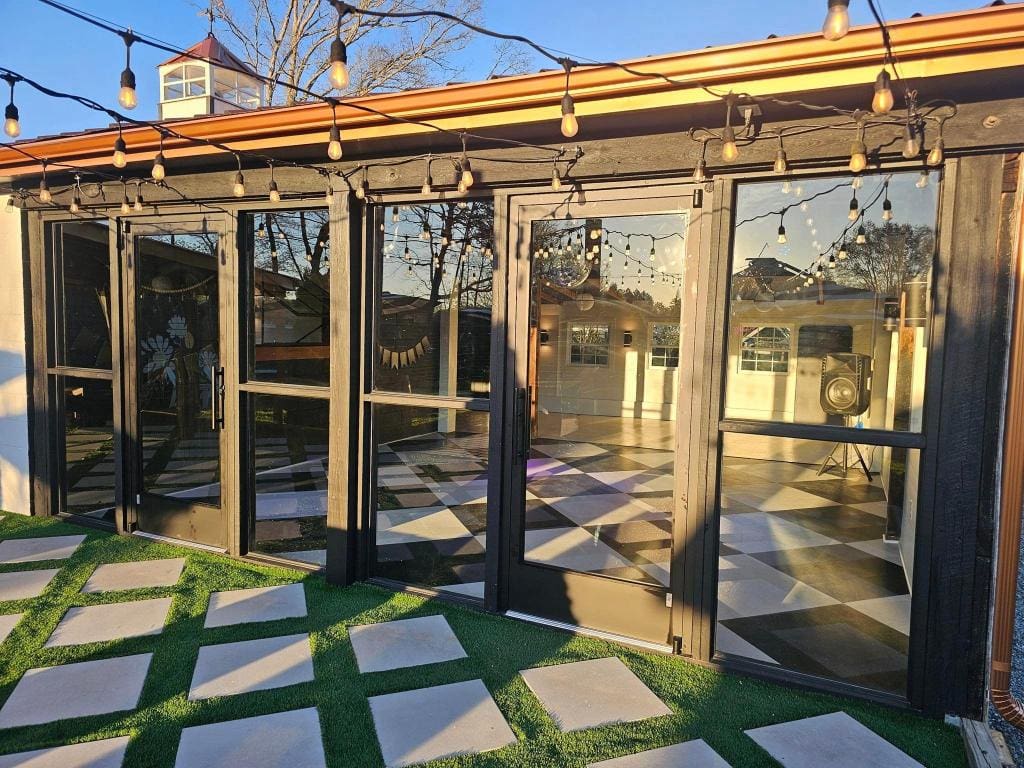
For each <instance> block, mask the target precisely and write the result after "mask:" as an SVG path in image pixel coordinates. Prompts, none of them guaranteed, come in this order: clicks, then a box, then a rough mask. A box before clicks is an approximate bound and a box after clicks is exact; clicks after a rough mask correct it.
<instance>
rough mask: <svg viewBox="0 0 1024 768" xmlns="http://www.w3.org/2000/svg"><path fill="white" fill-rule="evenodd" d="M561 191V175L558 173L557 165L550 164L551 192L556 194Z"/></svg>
mask: <svg viewBox="0 0 1024 768" xmlns="http://www.w3.org/2000/svg"><path fill="white" fill-rule="evenodd" d="M561 189H562V174H560V173H559V172H558V163H556V162H554V161H552V163H551V191H552V192H558V191H560V190H561Z"/></svg>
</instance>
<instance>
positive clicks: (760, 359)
mask: <svg viewBox="0 0 1024 768" xmlns="http://www.w3.org/2000/svg"><path fill="white" fill-rule="evenodd" d="M740 370H741V371H757V372H763V373H786V372H787V371H788V370H789V329H788V328H777V327H773V326H764V327H746V328H744V329H743V342H742V344H741V346H740Z"/></svg>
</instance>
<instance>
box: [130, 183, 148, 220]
mask: <svg viewBox="0 0 1024 768" xmlns="http://www.w3.org/2000/svg"><path fill="white" fill-rule="evenodd" d="M144 203H145V201H144V200H143V199H142V182H141V181H140V182H138V183H137V184H136V185H135V202H134V203H132V208H133V209H134V210H135V212H136V213H139V212H140V211H141V210H142V206H143V205H144Z"/></svg>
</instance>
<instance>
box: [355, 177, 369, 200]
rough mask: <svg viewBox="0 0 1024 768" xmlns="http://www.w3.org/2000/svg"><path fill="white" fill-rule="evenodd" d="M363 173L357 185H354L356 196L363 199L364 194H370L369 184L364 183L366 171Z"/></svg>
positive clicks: (364, 197)
mask: <svg viewBox="0 0 1024 768" xmlns="http://www.w3.org/2000/svg"><path fill="white" fill-rule="evenodd" d="M363 173H364V176H363V179H362V180H361V181H360V182H359V186H357V187H356V197H357V198H359V199H360V200H365V199H366V196H367V195H368V194H370V185H369V184H367V183H366V177H365V173H366V172H365V171H364V172H363Z"/></svg>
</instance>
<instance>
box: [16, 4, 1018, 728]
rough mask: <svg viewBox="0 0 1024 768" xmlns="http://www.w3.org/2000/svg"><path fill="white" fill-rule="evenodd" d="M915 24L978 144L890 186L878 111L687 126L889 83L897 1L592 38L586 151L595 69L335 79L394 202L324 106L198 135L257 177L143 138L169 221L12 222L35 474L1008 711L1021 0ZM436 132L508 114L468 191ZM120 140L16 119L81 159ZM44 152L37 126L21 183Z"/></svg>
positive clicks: (869, 690) (266, 547)
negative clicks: (1005, 588) (540, 151)
mask: <svg viewBox="0 0 1024 768" xmlns="http://www.w3.org/2000/svg"><path fill="white" fill-rule="evenodd" d="M892 30H893V41H894V45H895V51H896V53H897V54H898V56H899V62H900V73H901V75H902V77H903V78H904V79H905V80H906V81H909V82H912V83H913V85H914V87H915V89H916V90H917V91H918V92H919V94H920V98H921V100H922V102H926V101H928V100H931V99H940V100H941V99H952V100H955V102H956V104H957V109H956V114H955V117H950V118H949V119H948V120H946V121H945V123H943V125H942V130H943V134H942V135H943V138H944V142H945V147H946V153H945V157H944V158H940V163H938V164H932V165H926V164H924V162H923V155H922V157H916V158H913V159H909V160H908V159H905V158H903V157H902V156H901V155H900V154H899V152H898V147H897V146H896V143H897V142H898V140H899V135H900V131H899V128H898V127H895V128H894V127H893V126H881V127H878V128H876V129H873V130H871V131H870V132H868V134H867V135H866V136H865V141H866V143H867V145H868V149H869V153H868V154H869V158H870V162H869V165H868V168H867V169H866V170H865V171H863V172H862V173H858V174H851V173H850V171H849V169H848V164H849V157H850V153H849V149H850V134H849V133H843V132H842V131H840V130H826V131H820V132H813V133H808V134H807V135H806V137H804V138H794V139H792V140H787V142H786V145H785V149H786V151H787V153H788V160H789V167H788V169H786V172H785V173H784V174H781V175H780V174H776V173H774V172H773V170H772V164H773V160H775V158H776V154H777V150H778V147H779V144H778V143H777V142H773V141H751V142H748V143H746V144H745V145H744V146H742V147H741V154H740V157H739V159H738V160H737V161H736V162H734V163H729V164H727V163H724V162H720V161H719V160H718V159H717V154H714V152H713V151H712V150H714V151H715V152H716V151H717V150H716V144H715V143H714V142H712V143H711V144H702V143H701V142H700V141H694V140H693V139H692V138H691V135H690V133H689V129H690V128H691V127H698V126H701V125H711V126H720V125H721V124H722V112H723V109H722V102H721V100H720V99H717V98H715V97H713V96H710V95H709V93H708V91H707V90H706V88H714V89H718V90H721V91H723V92H725V91H729V90H731V91H733V92H734V93H736V94H743V93H749V94H756V95H759V96H765V95H776V96H780V97H784V98H786V99H797V98H802V99H805V100H807V101H811V102H813V101H815V100H817V101H818V102H822V101H827V102H829V103H831V104H835V105H837V106H839V107H842V108H845V109H855V108H857V107H859V106H861V105H862V103H863V102H865V101H866V100H867V99H868V97H869V96H870V85H866V84H870V83H871V82H872V80H873V79H874V77H875V75H876V74H877V68H878V62H879V61H880V60H881V47H880V43H879V39H878V33H877V29H858V30H854V31H852V32H851V33H850V34H849V35H848V36H847V37H846V38H844V39H843V40H841V41H838V42H829V41H825V40H823V39H821V38H820V36H798V37H789V38H773V39H769V40H765V41H761V42H757V43H751V44H746V45H739V46H731V47H726V48H721V49H707V50H703V51H698V52H693V53H684V54H676V55H671V56H663V57H656V58H650V59H644V60H642V61H640V62H633V63H632V64H631V66H633V67H634V68H636V67H639V68H641V69H642V68H645V67H646V68H648V69H649V71H656V72H660V73H665V74H668V75H669V76H670V77H672V78H673V79H674V80H675V81H676V82H675V84H668V83H666V82H664V81H662V80H657V79H650V78H649V79H643V78H637V77H636V76H634V75H630V74H628V73H626V72H623V71H621V70H616V69H613V68H603V67H599V68H593V69H581V70H579V71H578V72H576V73H575V74H574V75H573V78H574V79H573V94H574V96H575V98H576V102H577V113H578V114H579V115H580V121H581V124H582V126H583V127H582V128H581V131H580V135H579V136H578V137H576V138H577V140H578V145H579V149H580V152H579V153H578V155H577V156H575V159H571V158H573V157H574V155H572V154H569V155H567V156H563V157H562V158H560V159H558V160H556V161H554V162H551V161H550V160H547V161H544V162H537V161H536V155H530V154H529V152H528V151H527V149H526V148H524V147H522V146H517V145H514V144H511V145H510V144H509V143H507V142H504V141H502V139H507V138H515V139H518V140H522V141H527V142H533V143H541V144H546V145H550V146H553V147H558V146H559V145H561V144H564V141H565V140H564V139H563V138H562V137H561V136H559V135H558V134H557V127H556V125H555V122H556V121H555V120H554V119H553V115H554V116H555V117H557V105H558V103H559V101H560V99H561V97H562V89H563V87H564V79H565V77H564V74H563V73H547V72H542V73H538V74H532V75H524V76H516V77H509V78H501V79H495V80H489V81H487V82H482V83H471V84H465V85H454V86H449V87H446V88H441V89H432V90H427V91H417V92H409V93H400V94H387V95H380V96H371V97H366V98H365V99H361V100H360V101H359V103H360V104H361V105H363V106H365V107H370V108H372V109H373V110H379V111H380V112H384V113H387V114H389V115H398V116H401V117H402V118H405V120H406V121H395V120H389V119H386V118H383V117H381V116H380V114H374V113H373V112H368V111H366V110H365V109H362V110H360V109H352V108H348V107H346V106H344V105H342V106H339V107H338V110H337V111H338V123H339V125H340V127H341V129H342V133H343V136H344V138H345V146H346V155H345V157H344V158H343V159H342V160H340V161H339V162H337V163H336V164H335V165H334V167H335V168H336V169H337V170H338V171H342V172H345V173H348V174H349V175H350V181H351V185H352V189H353V190H354V191H352V192H350V191H348V190H345V191H342V189H341V186H340V185H336V186H334V187H333V188H332V189H329V190H327V197H328V198H329V202H330V204H328V202H327V200H325V188H326V182H325V180H324V178H323V176H322V175H320V174H318V173H315V172H313V171H311V170H309V169H308V168H303V167H299V166H298V165H293V164H301V163H317V164H326V163H327V161H326V159H325V158H326V145H327V139H328V131H329V128H330V126H331V120H332V115H331V109H330V108H329V107H328V106H327V105H325V104H309V105H300V106H294V107H283V108H274V109H260V110H256V111H252V112H225V113H218V112H217V110H212V112H213V114H209V115H204V116H200V117H195V118H183V119H181V120H178V121H175V122H174V123H173V124H172V125H173V127H174V128H175V130H176V131H178V132H179V133H180V134H182V135H186V136H193V137H202V138H203V139H208V140H212V141H216V142H219V143H221V144H228V145H231V146H233V147H238V148H239V149H240V150H241V149H247V150H258V151H260V152H262V153H266V154H267V155H272V156H273V157H275V158H279V160H278V161H277V163H276V165H275V166H274V167H271V168H266V167H256V166H255V165H254V164H253V163H251V162H249V163H248V164H247V165H246V167H244V183H245V194H244V195H242V196H240V197H239V196H235V195H233V193H232V179H233V178H234V177H235V173H236V171H237V170H238V166H237V165H236V163H240V161H236V158H235V157H233V156H231V155H230V154H228V153H225V152H223V151H218V150H217V149H215V148H213V147H211V146H209V145H201V144H196V143H195V142H189V141H185V140H183V139H175V138H164V139H162V140H161V138H160V136H159V134H158V133H157V132H156V131H154V130H152V129H150V128H144V127H140V128H128V129H125V130H124V131H123V135H124V138H125V141H126V143H127V145H128V160H129V163H130V168H136V169H137V171H138V173H139V174H141V175H146V174H147V173H148V167H149V164H150V163H152V160H153V157H154V155H155V154H156V152H157V151H159V150H160V149H161V147H162V151H163V154H164V156H165V157H166V166H167V174H168V176H167V181H168V183H169V184H170V186H169V187H158V186H152V185H147V186H145V187H144V189H145V198H144V200H142V201H140V207H141V210H135V209H132V210H130V211H129V212H127V213H122V212H121V210H120V209H119V208H118V206H117V203H119V202H120V192H118V194H117V195H116V196H113V197H112V196H111V195H110V194H109V191H106V192H105V191H103V189H102V185H94V184H92V183H91V182H89V181H86V180H85V178H84V177H83V179H82V182H81V194H82V195H84V200H83V206H82V210H81V211H80V212H79V213H77V214H75V215H71V214H69V212H68V210H67V208H66V206H67V204H68V202H69V198H70V196H71V194H72V192H71V191H65V192H64V193H63V197H62V196H57V195H55V198H54V199H55V203H57V204H54V205H43V204H40V203H39V201H38V200H37V199H35V198H34V197H29V198H27V199H23V200H21V199H20V198H19V200H20V203H21V205H20V214H19V215H18V216H13V217H2V219H0V226H2V227H3V249H4V251H3V260H4V264H5V266H7V268H8V274H9V275H10V276H11V279H10V280H9V281H7V286H6V287H5V288H4V289H3V290H5V291H8V293H9V295H6V294H5V297H6V299H7V301H5V302H4V303H3V306H4V310H3V327H4V328H5V329H6V331H5V337H4V338H5V339H6V340H7V344H6V348H5V356H6V358H7V359H5V360H4V361H3V365H4V370H5V371H6V372H7V373H8V378H7V380H6V381H5V382H4V384H3V386H4V393H5V400H4V402H5V404H6V405H7V408H6V415H5V419H7V420H8V428H7V429H5V430H4V433H3V434H4V436H3V438H2V440H0V443H2V445H0V448H2V452H3V455H2V457H0V458H2V464H0V494H2V496H0V502H2V505H3V506H4V507H5V508H8V509H12V510H14V511H23V512H31V513H32V514H39V515H50V514H59V515H69V516H72V517H74V518H75V519H78V520H82V521H85V522H88V523H90V524H93V525H100V526H104V527H109V528H113V529H116V530H118V531H120V532H123V533H134V534H140V535H151V536H159V537H167V538H171V539H176V540H182V541H186V542H190V543H193V544H196V545H199V546H204V547H212V548H215V549H218V550H223V551H225V552H228V553H230V554H232V555H235V556H239V557H250V558H256V559H260V560H270V561H274V562H279V561H285V562H288V563H291V564H298V565H300V566H305V567H314V568H315V567H323V568H324V569H325V570H326V574H327V577H328V578H329V579H330V580H331V581H333V582H336V583H338V584H346V583H350V582H352V581H355V580H365V579H371V580H374V581H376V582H379V583H383V584H387V585H390V586H393V587H396V588H400V589H410V590H414V591H425V592H427V593H429V594H437V595H439V596H442V597H444V598H446V599H453V600H462V601H466V602H468V603H471V604H473V605H477V606H480V607H481V608H483V609H485V610H489V611H501V612H506V613H508V614H510V615H513V616H520V617H524V618H529V619H531V620H540V621H545V622H549V623H553V624H556V625H568V626H572V627H581V628H584V629H585V630H587V631H594V632H601V633H606V634H610V635H614V636H618V637H621V638H626V639H628V640H629V641H630V642H634V643H638V644H641V645H644V646H646V647H652V648H657V649H659V650H665V651H668V652H674V653H678V654H682V655H684V656H686V657H688V658H690V659H692V660H693V661H695V662H698V663H702V664H708V665H712V666H715V667H722V668H726V669H733V670H738V671H742V672H746V673H749V674H754V675H760V676H764V677H770V678H774V679H779V680H785V681H790V682H795V683H798V684H802V685H807V686H812V687H818V688H823V689H827V690H834V691H839V692H843V693H848V694H852V695H859V696H865V697H869V698H872V699H876V700H879V701H884V702H888V703H891V704H893V705H895V706H904V707H911V708H914V709H919V710H923V711H926V712H928V713H931V714H935V715H941V714H945V713H955V714H965V715H970V716H974V717H977V716H980V715H981V713H982V711H983V709H984V705H985V700H986V696H987V692H988V690H987V686H988V679H987V652H988V647H989V637H990V627H991V618H990V616H991V610H992V605H993V595H992V585H993V567H994V564H993V560H994V556H995V541H996V531H997V527H998V523H999V517H1000V516H999V509H1000V507H999V504H1000V499H999V494H998V488H999V483H1000V477H1001V468H1002V466H1003V462H1004V460H1005V459H1006V457H1005V456H1004V455H1003V452H1002V445H1003V433H1004V430H1005V431H1006V434H1007V439H1009V436H1010V433H1011V432H1012V431H1013V430H1015V429H1017V428H1018V426H1019V425H1014V424H1011V423H1007V422H1004V418H1003V416H1004V408H1005V403H1006V387H1007V382H1008V380H1010V379H1009V377H1010V376H1011V375H1012V372H1011V371H1010V366H1009V355H1008V350H1009V349H1010V342H1011V337H1010V331H1009V329H1010V319H1011V316H1012V313H1013V307H1014V301H1015V300H1017V301H1019V295H1020V294H1019V292H1018V293H1015V292H1014V290H1013V283H1014V280H1013V275H1014V272H1015V270H1016V269H1017V265H1018V263H1019V261H1020V259H1021V243H1020V240H1019V235H1018V234H1017V233H1018V231H1019V227H1020V208H1021V205H1020V201H1021V194H1022V189H1024V188H1022V185H1021V168H1020V163H1019V152H1020V149H1021V145H1022V144H1024V132H1022V131H1021V129H1020V119H1021V114H1022V111H1024V100H1022V99H1024V78H1022V77H1021V74H1022V72H1024V54H1022V50H1024V49H1022V45H1021V44H1022V42H1024V7H1021V6H1013V5H1009V6H994V7H988V8H983V9H979V10H976V11H969V12H965V13H959V14H952V15H947V16H933V17H920V18H914V19H910V20H906V21H903V22H897V23H894V24H893V25H892ZM171 63H173V62H171ZM171 63H169V64H171ZM185 66H190V65H188V64H185ZM740 107H741V109H740V113H741V114H742V113H743V111H742V100H741V102H740ZM206 111H211V110H206ZM747 114H750V124H749V125H745V127H744V134H743V135H744V136H749V135H760V136H771V135H776V134H780V133H781V135H782V136H784V137H785V136H786V135H788V134H787V129H788V130H790V131H799V129H800V127H801V126H807V125H814V126H821V125H826V124H827V123H829V121H832V122H836V118H834V117H831V116H818V115H816V114H812V115H808V114H807V113H806V111H803V110H801V109H799V108H797V107H792V108H786V107H784V106H781V105H779V104H777V103H773V106H772V107H771V108H769V107H768V106H767V105H766V106H765V107H764V108H763V110H762V114H760V115H753V114H751V113H747ZM166 116H170V113H166ZM408 121H413V122H408ZM416 121H419V122H416ZM423 122H429V123H431V124H434V125H441V126H443V127H445V128H447V129H449V130H451V131H454V132H456V133H457V132H459V131H472V132H473V133H474V134H482V135H484V136H492V137H493V140H491V141H485V140H478V141H477V143H478V144H479V145H480V146H478V147H476V146H471V147H470V150H469V151H470V155H471V157H472V162H473V168H474V170H475V172H476V174H477V176H476V183H475V184H474V185H473V186H472V188H471V189H470V190H469V191H468V192H466V193H464V194H460V193H458V192H457V191H456V190H455V185H456V183H457V181H458V179H457V178H456V176H455V173H454V169H453V166H451V165H450V164H449V163H448V161H447V159H446V158H447V156H449V155H452V156H455V157H458V156H459V153H460V152H461V147H460V146H459V143H458V141H457V140H453V139H452V137H451V136H447V135H443V134H438V133H437V132H435V131H432V130H428V129H426V128H425V127H424V126H423V124H422V123H423ZM748 131H749V132H750V133H748ZM115 135H116V132H114V133H112V132H111V131H110V130H99V131H91V132H86V133H82V134H79V135H75V136H62V137H55V138H42V139H37V140H32V141H28V142H24V143H23V144H22V145H20V146H21V147H22V148H23V149H24V151H25V152H28V153H30V157H31V156H34V157H46V158H48V160H49V162H50V170H49V184H50V186H51V188H54V189H56V188H57V187H58V183H59V174H57V173H54V169H55V168H57V166H56V165H55V163H56V162H57V161H58V160H59V161H60V162H67V163H69V164H74V165H75V166H77V167H79V168H83V169H88V168H96V169H104V168H107V166H108V164H109V149H110V146H111V143H112V141H113V139H114V137H115ZM792 135H794V136H798V135H800V133H798V132H797V133H793V134H792ZM934 139H935V137H934V135H926V136H925V141H926V143H927V145H928V146H931V145H932V143H933V142H934ZM713 154H714V156H712V155H713ZM705 157H706V160H707V165H708V166H709V167H708V172H707V178H706V179H699V178H698V179H697V180H695V179H694V168H695V167H697V165H698V161H700V160H701V159H702V158H705ZM431 163H432V165H431ZM425 168H427V175H431V174H432V181H433V182H434V184H433V185H432V187H431V188H430V189H429V194H427V193H426V192H425V191H424V190H423V189H421V187H422V186H423V177H424V170H425ZM450 168H451V169H452V170H451V171H449V169H450ZM553 168H554V170H555V171H556V172H557V173H558V174H559V176H563V177H564V178H562V179H561V184H560V185H554V186H560V188H559V189H553V185H552V183H551V180H552V170H553ZM108 170H109V169H108ZM41 172H42V168H41V166H40V164H39V163H38V162H35V161H33V160H31V159H29V158H28V157H26V155H25V154H24V153H17V152H14V151H11V150H9V149H6V148H0V176H3V177H4V178H5V179H8V180H10V181H11V183H12V184H13V186H14V187H16V188H18V189H21V190H30V191H31V190H34V189H35V188H36V187H37V186H38V182H39V179H40V176H41ZM272 180H273V181H274V182H275V183H276V184H277V185H278V187H279V189H280V191H281V195H282V198H283V199H281V201H280V202H268V199H267V190H268V188H269V184H270V182H271V181H272ZM63 181H64V183H68V181H69V178H64V180H63ZM364 181H365V183H366V185H367V187H365V188H364V187H363V186H362V183H363V182H364ZM139 188H140V189H143V187H142V185H141V184H140V186H139ZM367 189H368V192H366V191H365V190H367ZM108 190H109V187H108ZM851 197H852V198H854V201H856V205H854V204H853V203H852V202H851ZM854 209H855V212H854V214H853V215H848V214H849V212H850V211H851V210H854ZM780 222H781V223H780ZM780 227H782V228H783V229H782V230H780ZM783 234H785V236H783ZM19 280H20V282H19ZM8 390H10V394H9V396H8V394H7V393H8Z"/></svg>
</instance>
